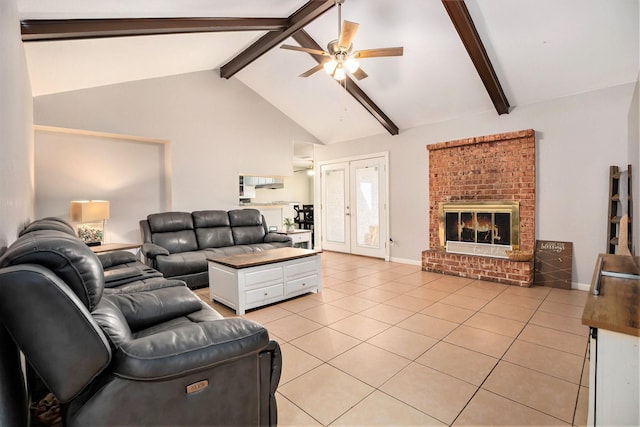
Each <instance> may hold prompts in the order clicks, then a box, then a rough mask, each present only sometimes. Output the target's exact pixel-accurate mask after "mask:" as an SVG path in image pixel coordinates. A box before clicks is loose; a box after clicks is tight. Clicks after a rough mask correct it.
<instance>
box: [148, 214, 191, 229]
mask: <svg viewBox="0 0 640 427" xmlns="http://www.w3.org/2000/svg"><path fill="white" fill-rule="evenodd" d="M147 221H149V228H150V229H151V232H152V233H166V232H169V231H181V230H193V229H194V226H193V219H192V217H191V214H190V213H188V212H162V213H156V214H151V215H147Z"/></svg>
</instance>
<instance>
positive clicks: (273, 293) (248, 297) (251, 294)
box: [245, 283, 284, 306]
mask: <svg viewBox="0 0 640 427" xmlns="http://www.w3.org/2000/svg"><path fill="white" fill-rule="evenodd" d="M283 296H284V285H283V284H282V283H279V284H277V285H273V286H268V287H266V288H260V289H254V290H252V291H247V292H246V293H245V302H246V304H247V305H248V306H249V305H251V304H255V303H257V302H265V301H270V300H272V299H278V298H282V297H283Z"/></svg>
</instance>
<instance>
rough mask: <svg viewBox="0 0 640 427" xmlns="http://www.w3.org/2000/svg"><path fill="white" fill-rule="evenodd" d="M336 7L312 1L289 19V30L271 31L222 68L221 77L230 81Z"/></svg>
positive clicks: (320, 0) (327, 1)
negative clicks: (239, 72)
mask: <svg viewBox="0 0 640 427" xmlns="http://www.w3.org/2000/svg"><path fill="white" fill-rule="evenodd" d="M333 6H335V0H310V1H308V2H307V3H306V4H305V5H304V6H302V7H301V8H300V9H298V10H297V11H296V12H294V13H293V14H292V15H291V16H290V17H289V18H288V25H287V28H285V29H284V30H280V31H270V32H268V33H267V34H265V35H264V36H262V37H261V38H260V39H259V40H258V41H256V42H255V43H254V44H252V45H251V46H249V47H248V48H247V49H245V50H244V51H242V52H241V53H240V54H238V55H237V56H236V57H235V58H233V59H232V60H231V61H229V62H227V63H226V64H225V65H223V66H222V67H220V77H222V78H225V79H228V78H230V77H233V76H234V75H235V74H236V73H237V72H238V71H240V70H242V69H243V68H244V67H246V66H247V65H249V64H251V63H252V62H253V61H255V60H256V59H258V58H260V57H261V56H262V55H264V54H265V53H267V52H268V51H269V50H271V49H273V48H274V47H276V46H277V45H279V44H280V43H282V42H283V41H285V40H286V39H287V38H289V37H291V36H292V35H294V34H295V33H296V32H298V31H300V30H301V29H303V28H304V27H305V26H306V25H307V24H309V23H310V22H312V21H313V20H315V19H316V18H317V17H319V16H320V15H322V14H323V13H325V12H326V11H328V10H329V9H331V8H332V7H333Z"/></svg>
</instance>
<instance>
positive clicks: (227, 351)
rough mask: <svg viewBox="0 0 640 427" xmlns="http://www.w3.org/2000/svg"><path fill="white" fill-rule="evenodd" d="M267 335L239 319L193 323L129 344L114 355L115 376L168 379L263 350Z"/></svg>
mask: <svg viewBox="0 0 640 427" xmlns="http://www.w3.org/2000/svg"><path fill="white" fill-rule="evenodd" d="M268 344H269V334H268V332H267V330H266V329H265V328H264V327H262V326H261V325H259V324H257V323H255V322H252V321H251V320H247V319H242V318H233V319H221V320H215V321H211V322H203V323H194V324H191V325H187V326H183V327H180V328H176V329H173V330H169V331H162V332H160V333H157V334H153V335H149V336H145V337H141V338H138V339H134V340H131V341H129V342H127V343H125V344H123V345H122V347H121V348H120V349H119V350H118V351H116V352H115V354H114V365H113V366H114V373H115V374H116V375H117V376H120V377H123V378H130V379H135V380H143V381H144V380H148V381H151V380H157V379H170V378H175V377H180V376H184V375H187V374H189V373H193V372H197V371H200V370H205V369H209V368H211V367H213V366H214V365H216V364H219V363H221V362H225V361H230V360H233V359H236V358H239V357H242V356H246V355H249V354H252V353H256V354H257V353H258V352H260V351H262V350H264V349H265V348H266V347H267V346H268Z"/></svg>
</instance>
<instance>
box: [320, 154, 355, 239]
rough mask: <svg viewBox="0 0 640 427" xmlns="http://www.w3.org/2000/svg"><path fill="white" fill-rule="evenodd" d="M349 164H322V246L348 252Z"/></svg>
mask: <svg viewBox="0 0 640 427" xmlns="http://www.w3.org/2000/svg"><path fill="white" fill-rule="evenodd" d="M348 170H349V164H348V163H337V164H331V165H325V166H322V168H321V171H322V175H321V179H322V206H323V215H322V229H323V233H322V247H323V248H324V249H327V250H330V251H338V252H349V251H350V247H351V243H350V240H349V239H350V232H349V227H350V223H349V216H348V212H349V205H348V189H349V175H348Z"/></svg>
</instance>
